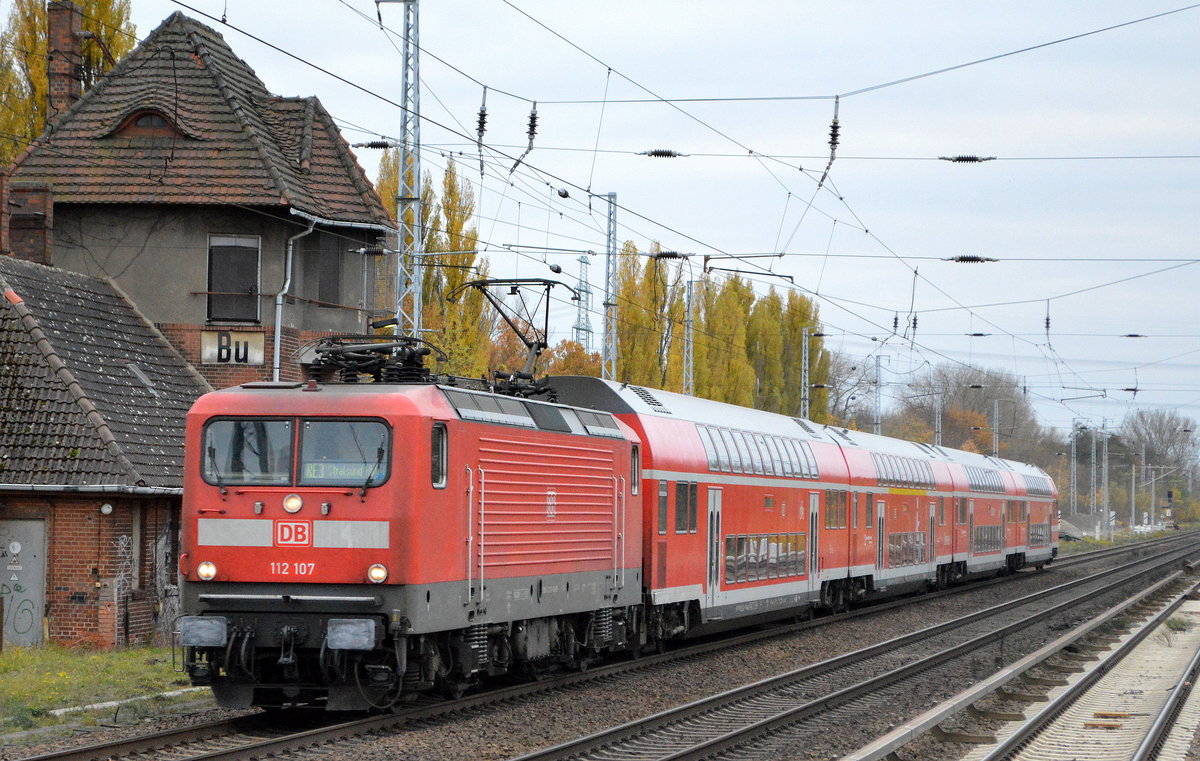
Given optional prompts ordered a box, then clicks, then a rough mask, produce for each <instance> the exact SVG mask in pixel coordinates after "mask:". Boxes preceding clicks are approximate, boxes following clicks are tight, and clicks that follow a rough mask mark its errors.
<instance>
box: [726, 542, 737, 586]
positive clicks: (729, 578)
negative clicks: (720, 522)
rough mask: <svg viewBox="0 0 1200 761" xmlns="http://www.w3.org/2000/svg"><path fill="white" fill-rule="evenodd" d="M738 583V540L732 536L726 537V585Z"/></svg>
mask: <svg viewBox="0 0 1200 761" xmlns="http://www.w3.org/2000/svg"><path fill="white" fill-rule="evenodd" d="M736 581H737V538H736V537H734V536H733V535H732V534H731V535H729V536H727V537H725V583H726V584H733V583H735V582H736Z"/></svg>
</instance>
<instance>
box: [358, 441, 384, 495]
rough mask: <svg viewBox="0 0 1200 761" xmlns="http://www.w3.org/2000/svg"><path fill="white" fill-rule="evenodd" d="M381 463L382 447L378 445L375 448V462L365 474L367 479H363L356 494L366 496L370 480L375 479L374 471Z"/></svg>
mask: <svg viewBox="0 0 1200 761" xmlns="http://www.w3.org/2000/svg"><path fill="white" fill-rule="evenodd" d="M382 464H383V447H380V448H379V449H377V450H375V464H374V465H372V466H371V472H370V473H368V474H367V480H366V481H363V485H362V491H360V492H359V493H358V496H360V497H362V498H364V499H365V498H366V496H367V487H368V486H370V485H371V481H373V480H374V479H375V473H376V471H378V470H379V466H380V465H382Z"/></svg>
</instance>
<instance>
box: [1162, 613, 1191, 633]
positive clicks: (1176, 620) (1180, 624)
mask: <svg viewBox="0 0 1200 761" xmlns="http://www.w3.org/2000/svg"><path fill="white" fill-rule="evenodd" d="M1166 626H1167V628H1168V629H1170V630H1171V631H1173V632H1185V631H1187V630H1188V629H1191V628H1192V626H1194V624H1193V623H1192V622H1191V621H1189V620H1188V619H1186V618H1184V617H1183V616H1171V617H1170V618H1168V619H1167V620H1166Z"/></svg>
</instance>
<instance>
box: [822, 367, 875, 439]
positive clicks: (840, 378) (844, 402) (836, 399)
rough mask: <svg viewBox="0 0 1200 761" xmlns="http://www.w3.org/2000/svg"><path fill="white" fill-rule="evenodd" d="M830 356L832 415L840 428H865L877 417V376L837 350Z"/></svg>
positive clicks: (829, 390)
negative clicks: (873, 398) (873, 393)
mask: <svg viewBox="0 0 1200 761" xmlns="http://www.w3.org/2000/svg"><path fill="white" fill-rule="evenodd" d="M828 354H829V376H828V381H827V383H828V385H829V388H828V392H829V416H830V417H831V418H832V419H833V421H832V422H833V423H834V424H836V425H842V426H851V425H853V426H854V427H857V428H861V427H862V426H863V424H864V422H865V421H868V420H870V419H871V417H872V414H873V410H872V406H871V405H872V402H871V387H872V385H873V383H874V378H873V373H872V372H870V370H869V369H868V368H867V366H866V363H865V362H863V361H862V360H861V359H856V358H854V357H851V356H849V355H847V354H843V353H841V352H839V351H834V350H829V351H828Z"/></svg>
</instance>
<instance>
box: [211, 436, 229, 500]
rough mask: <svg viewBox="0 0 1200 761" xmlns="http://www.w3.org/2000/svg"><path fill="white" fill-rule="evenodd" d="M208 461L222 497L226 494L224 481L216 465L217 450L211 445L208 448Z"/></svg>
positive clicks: (219, 468)
mask: <svg viewBox="0 0 1200 761" xmlns="http://www.w3.org/2000/svg"><path fill="white" fill-rule="evenodd" d="M208 461H209V463H210V464H211V465H212V472H213V475H214V476H216V479H217V488H219V489H220V490H221V494H222V496H223V495H224V494H225V493H226V492H227V489H226V488H225V479H224V478H222V477H221V467H220V466H219V465H217V448H216V447H214V446H211V445H210V446H209V447H208Z"/></svg>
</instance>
